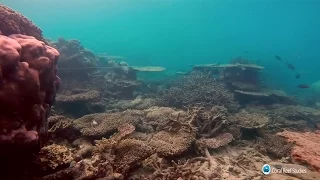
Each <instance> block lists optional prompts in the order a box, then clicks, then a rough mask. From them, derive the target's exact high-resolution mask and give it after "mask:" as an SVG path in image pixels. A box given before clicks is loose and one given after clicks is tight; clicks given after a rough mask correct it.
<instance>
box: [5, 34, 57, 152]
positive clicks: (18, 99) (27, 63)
mask: <svg viewBox="0 0 320 180" xmlns="http://www.w3.org/2000/svg"><path fill="white" fill-rule="evenodd" d="M0 57H1V61H0V68H1V79H0V80H1V87H0V105H1V110H0V125H1V126H0V129H1V135H0V144H1V146H2V147H3V148H1V151H3V150H6V149H7V148H10V147H11V146H17V145H20V146H21V147H23V146H29V145H32V144H33V145H37V144H39V142H40V141H39V137H40V139H43V138H45V136H46V133H47V131H48V127H47V126H48V122H47V118H48V116H49V112H50V108H51V106H52V104H53V102H54V98H55V94H56V91H57V89H58V87H59V83H60V79H59V78H58V77H57V76H56V71H57V68H56V64H57V60H58V57H59V53H58V51H57V50H55V49H54V48H52V47H50V46H47V45H45V44H44V43H43V42H41V41H38V40H37V39H35V38H34V37H31V36H26V35H19V34H15V35H10V36H9V37H6V36H2V35H0Z"/></svg>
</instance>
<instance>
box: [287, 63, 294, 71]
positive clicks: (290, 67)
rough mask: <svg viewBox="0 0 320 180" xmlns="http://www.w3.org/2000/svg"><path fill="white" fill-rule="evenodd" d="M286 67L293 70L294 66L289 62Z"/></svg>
mask: <svg viewBox="0 0 320 180" xmlns="http://www.w3.org/2000/svg"><path fill="white" fill-rule="evenodd" d="M287 67H288V68H289V69H291V70H295V69H296V68H295V67H294V66H293V65H292V64H290V63H287Z"/></svg>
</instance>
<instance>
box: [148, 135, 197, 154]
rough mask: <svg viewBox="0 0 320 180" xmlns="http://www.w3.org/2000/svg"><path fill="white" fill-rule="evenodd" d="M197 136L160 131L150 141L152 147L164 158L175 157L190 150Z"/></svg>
mask: <svg viewBox="0 0 320 180" xmlns="http://www.w3.org/2000/svg"><path fill="white" fill-rule="evenodd" d="M194 140H195V135H194V134H192V133H190V132H187V131H177V132H168V131H160V132H158V133H156V134H155V135H154V136H153V137H152V139H151V140H150V143H149V144H150V145H151V146H152V147H153V148H155V150H156V152H157V153H159V154H160V155H162V156H175V155H180V154H181V153H183V152H185V151H186V150H188V149H189V148H190V146H191V144H192V142H193V141H194Z"/></svg>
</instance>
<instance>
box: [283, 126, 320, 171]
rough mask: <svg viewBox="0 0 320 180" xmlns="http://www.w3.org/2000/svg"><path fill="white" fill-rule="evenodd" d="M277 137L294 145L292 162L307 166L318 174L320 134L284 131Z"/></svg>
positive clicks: (319, 168) (319, 167) (319, 166)
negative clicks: (283, 138)
mask: <svg viewBox="0 0 320 180" xmlns="http://www.w3.org/2000/svg"><path fill="white" fill-rule="evenodd" d="M278 135H280V136H282V137H285V138H286V139H288V141H289V142H293V143H294V144H295V146H294V147H293V149H292V151H291V157H292V159H293V160H294V161H296V162H300V163H303V164H308V165H310V166H311V167H312V168H314V169H316V170H317V171H318V172H320V132H316V133H312V132H304V133H302V132H290V131H284V132H280V133H278Z"/></svg>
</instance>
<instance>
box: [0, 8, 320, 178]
mask: <svg viewBox="0 0 320 180" xmlns="http://www.w3.org/2000/svg"><path fill="white" fill-rule="evenodd" d="M275 60H276V61H283V60H282V58H281V57H280V56H279V55H275ZM286 66H287V67H288V68H289V69H290V70H292V71H295V68H294V66H293V65H292V64H289V63H286ZM264 70H265V67H263V66H261V65H259V64H258V63H256V61H253V60H250V59H247V58H244V57H241V56H239V57H236V58H232V59H230V61H229V62H228V63H225V64H220V63H213V64H192V65H190V69H189V70H188V71H183V72H182V71H176V72H175V73H172V74H171V75H170V76H164V78H162V79H161V78H154V79H152V78H150V77H151V76H157V77H158V76H162V75H163V74H164V72H165V71H166V67H162V66H135V65H131V64H129V63H127V62H125V59H124V57H121V56H112V55H109V54H108V53H105V54H101V53H100V54H98V53H94V52H93V51H90V50H89V49H86V48H85V47H84V46H83V45H82V43H81V41H80V40H75V39H66V38H63V37H61V38H59V39H58V40H56V41H55V40H50V39H47V38H46V37H44V36H43V34H42V30H41V29H40V28H39V27H37V26H36V25H35V24H34V23H33V22H32V21H31V20H29V19H27V18H26V17H25V16H23V15H22V14H20V13H18V12H17V11H14V10H13V9H11V8H9V7H7V6H5V5H1V4H0V106H1V108H0V164H1V168H0V179H1V180H219V179H227V180H233V179H237V180H238V179H239V180H240V179H243V180H248V179H256V180H258V179H279V180H286V179H287V180H289V179H290V180H295V179H303V180H319V179H320V109H319V106H318V101H319V98H320V96H318V95H319V94H317V92H320V88H318V87H320V85H319V83H318V84H317V83H315V84H313V85H312V87H310V88H313V89H314V93H315V94H313V96H312V97H313V98H311V99H310V100H309V99H308V101H302V100H301V99H298V98H296V97H295V96H292V95H289V94H287V93H286V92H285V91H283V90H279V89H276V88H274V87H271V86H268V85H267V84H265V83H264V81H263V79H264V78H265V74H263V71H264ZM295 78H297V79H298V78H300V75H299V74H297V75H296V76H295ZM298 88H302V89H305V88H308V85H307V84H300V85H299V86H298ZM317 97H318V98H317ZM264 164H269V165H270V167H271V168H272V169H276V170H278V171H279V170H283V169H291V171H290V172H286V173H274V172H271V174H269V175H265V174H264V173H263V172H262V167H263V165H264Z"/></svg>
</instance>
